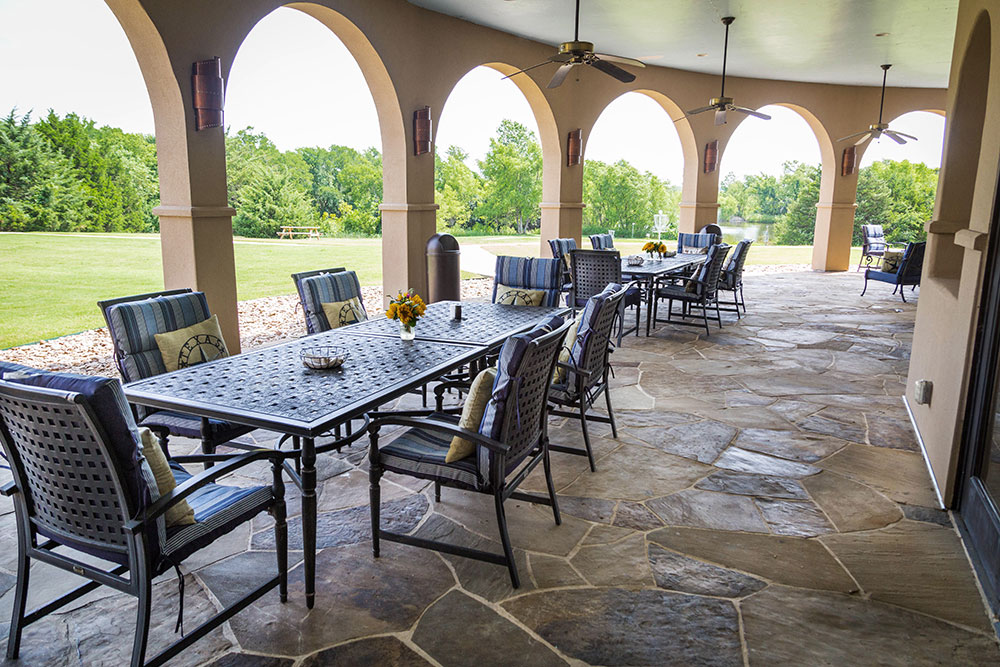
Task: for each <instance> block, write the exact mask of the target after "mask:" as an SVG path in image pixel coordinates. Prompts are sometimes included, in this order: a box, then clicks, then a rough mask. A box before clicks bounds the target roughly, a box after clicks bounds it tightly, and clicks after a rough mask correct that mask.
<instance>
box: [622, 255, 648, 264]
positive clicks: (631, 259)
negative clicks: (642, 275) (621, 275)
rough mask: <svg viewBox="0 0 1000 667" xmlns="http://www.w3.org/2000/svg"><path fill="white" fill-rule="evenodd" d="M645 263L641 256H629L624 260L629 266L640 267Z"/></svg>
mask: <svg viewBox="0 0 1000 667" xmlns="http://www.w3.org/2000/svg"><path fill="white" fill-rule="evenodd" d="M645 261H646V260H644V259H643V258H642V255H629V256H628V257H626V258H625V263H626V264H628V265H629V266H642V263H643V262H645Z"/></svg>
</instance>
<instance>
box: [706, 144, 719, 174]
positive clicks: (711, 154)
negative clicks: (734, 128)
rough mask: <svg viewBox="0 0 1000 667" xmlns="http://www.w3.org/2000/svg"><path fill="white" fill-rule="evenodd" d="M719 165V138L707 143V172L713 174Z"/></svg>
mask: <svg viewBox="0 0 1000 667" xmlns="http://www.w3.org/2000/svg"><path fill="white" fill-rule="evenodd" d="M718 165H719V140H718V139H715V140H714V141H710V142H708V143H707V144H705V173H706V174H711V173H712V172H713V171H715V168H716V167H717V166H718Z"/></svg>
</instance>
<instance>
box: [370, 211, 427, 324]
mask: <svg viewBox="0 0 1000 667" xmlns="http://www.w3.org/2000/svg"><path fill="white" fill-rule="evenodd" d="M432 194H433V193H432ZM381 209H382V289H383V291H384V292H385V298H384V299H383V304H382V306H383V307H387V306H388V305H389V301H388V300H389V297H391V296H395V294H396V293H397V292H399V291H400V290H407V289H409V288H411V287H412V288H413V289H415V290H416V291H417V293H418V294H420V295H421V296H422V297H424V298H426V297H427V240H428V239H429V238H430V237H431V236H433V235H434V233H435V231H436V229H437V210H438V205H437V204H433V203H431V204H426V203H424V204H405V203H404V204H392V203H385V204H382V206H381Z"/></svg>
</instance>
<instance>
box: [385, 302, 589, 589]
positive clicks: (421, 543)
mask: <svg viewBox="0 0 1000 667" xmlns="http://www.w3.org/2000/svg"><path fill="white" fill-rule="evenodd" d="M570 326H572V321H569V322H563V320H562V318H560V317H554V318H552V320H550V322H549V323H548V324H547V325H542V326H539V327H536V328H535V329H533V330H531V331H529V332H528V333H525V334H518V335H516V336H512V337H511V338H509V339H508V340H507V341H506V342H505V343H504V346H503V348H502V349H501V350H500V357H499V361H498V363H497V374H496V379H495V380H494V383H493V387H492V393H491V398H490V399H489V403H488V404H487V405H486V412H485V414H484V415H483V418H482V420H481V421H480V425H479V428H478V430H471V429H465V428H461V427H460V426H459V425H458V423H459V419H458V416H457V415H456V414H448V412H449V411H444V412H431V411H419V410H418V411H410V412H405V413H396V414H393V413H381V414H379V413H376V414H374V415H373V417H374V419H373V420H372V423H371V424H370V425H369V427H368V431H369V435H370V437H371V446H370V448H369V478H370V481H371V485H370V493H371V501H370V508H371V525H372V553H373V554H374V556H375V557H376V558H378V557H379V552H380V547H379V541H380V539H386V540H389V541H392V542H400V543H402V544H408V545H411V546H416V547H421V548H424V549H434V550H437V551H444V552H446V553H451V554H455V555H458V556H463V557H466V558H474V559H476V560H481V561H486V562H489V563H495V564H497V565H505V566H506V567H507V570H508V572H509V573H510V581H511V584H512V585H513V586H514V588H518V587H519V586H520V579H519V577H518V572H517V564H516V562H515V560H514V550H513V548H512V547H511V543H510V537H509V535H508V533H507V518H506V515H505V513H504V505H503V504H504V501H505V500H507V499H508V498H514V499H515V500H523V501H526V502H531V503H540V504H543V505H550V506H551V507H552V514H553V516H554V518H555V522H556V524H557V525H558V524H560V523H561V519H560V517H559V504H558V500H557V499H556V493H555V487H554V485H553V483H552V471H551V466H550V464H549V447H548V444H549V443H548V433H547V426H548V409H547V402H546V401H547V398H548V393H549V382H550V380H551V378H552V373H553V370H554V369H555V365H556V358H557V357H558V356H559V349H560V347H561V345H562V342H563V339H564V338H565V337H566V332H567V331H568V330H569V328H570ZM439 401H440V394H439ZM451 412H455V410H452V411H451ZM383 426H404V427H406V430H405V431H403V433H402V434H400V435H399V436H397V437H395V438H394V439H393V440H392V442H390V443H389V444H387V445H385V446H384V447H381V448H379V445H378V442H379V430H380V429H381V428H382V427H383ZM455 436H459V437H461V438H464V439H465V440H467V441H470V442H472V443H474V444H475V450H474V451H473V452H472V453H471V454H468V455H467V456H465V457H464V458H460V459H458V460H457V461H452V462H447V461H446V459H447V453H448V451H449V448H450V446H451V443H452V438H453V437H455ZM539 462H541V463H542V464H543V465H544V469H545V482H546V486H547V488H548V498H545V497H543V496H536V495H529V494H527V493H522V492H519V491H518V490H517V487H518V485H519V484H520V483H521V482H522V481H524V479H525V478H526V477H527V476H528V474H529V473H530V472H531V471H532V470H534V469H535V467H536V466H537V465H538V463H539ZM385 472H394V473H397V474H401V475H406V476H409V477H417V478H420V479H428V480H432V481H433V482H434V483H435V488H436V489H440V487H441V486H449V487H454V488H459V489H466V490H469V491H475V492H477V493H482V494H488V495H492V496H493V500H494V506H495V509H496V517H497V525H498V528H499V531H500V542H501V543H502V545H503V555H499V554H496V553H492V552H486V551H481V550H479V549H471V548H469V547H464V546H459V545H455V544H447V543H443V542H438V541H434V540H428V539H424V538H421V537H415V536H411V535H403V534H398V533H392V532H389V531H387V530H383V529H381V528H380V524H379V509H380V500H381V489H380V480H381V478H382V475H383V474H384V473H385Z"/></svg>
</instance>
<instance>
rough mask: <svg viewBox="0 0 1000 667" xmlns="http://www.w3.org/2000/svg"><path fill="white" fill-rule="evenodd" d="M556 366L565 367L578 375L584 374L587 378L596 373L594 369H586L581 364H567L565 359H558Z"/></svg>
mask: <svg viewBox="0 0 1000 667" xmlns="http://www.w3.org/2000/svg"><path fill="white" fill-rule="evenodd" d="M556 368H563V369H565V370H567V371H573V372H574V373H576V374H577V375H582V376H583V377H584V378H586V379H588V380H589V379H590V376H591V375H593V374H594V373H593V372H592V371H585V370H583V369H582V368H580V367H579V366H574V365H573V364H567V363H566V362H565V361H556Z"/></svg>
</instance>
